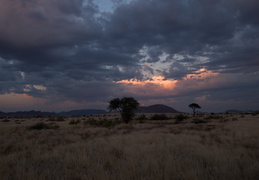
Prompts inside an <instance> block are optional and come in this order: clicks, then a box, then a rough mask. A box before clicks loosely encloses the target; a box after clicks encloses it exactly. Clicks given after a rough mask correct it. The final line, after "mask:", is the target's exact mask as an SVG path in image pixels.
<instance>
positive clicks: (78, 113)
mask: <svg viewBox="0 0 259 180" xmlns="http://www.w3.org/2000/svg"><path fill="white" fill-rule="evenodd" d="M103 113H106V111H105V110H101V109H81V110H73V111H66V112H65V111H64V112H60V113H57V115H59V116H84V115H87V116H88V115H97V114H103Z"/></svg>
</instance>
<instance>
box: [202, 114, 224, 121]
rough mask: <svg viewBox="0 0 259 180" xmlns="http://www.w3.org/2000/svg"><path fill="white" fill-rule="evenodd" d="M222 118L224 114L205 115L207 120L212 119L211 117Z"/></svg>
mask: <svg viewBox="0 0 259 180" xmlns="http://www.w3.org/2000/svg"><path fill="white" fill-rule="evenodd" d="M222 118H224V117H223V116H220V115H215V114H213V115H209V116H207V117H205V119H206V120H211V119H222Z"/></svg>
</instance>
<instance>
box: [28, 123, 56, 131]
mask: <svg viewBox="0 0 259 180" xmlns="http://www.w3.org/2000/svg"><path fill="white" fill-rule="evenodd" d="M58 128H59V126H58V125H56V124H46V123H37V124H34V125H32V126H29V127H28V129H29V130H42V129H58Z"/></svg>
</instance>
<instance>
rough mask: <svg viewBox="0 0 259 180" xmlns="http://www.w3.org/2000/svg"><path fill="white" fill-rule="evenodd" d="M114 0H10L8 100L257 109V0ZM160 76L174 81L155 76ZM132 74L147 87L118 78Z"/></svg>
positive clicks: (1, 31) (4, 6) (3, 74)
mask: <svg viewBox="0 0 259 180" xmlns="http://www.w3.org/2000/svg"><path fill="white" fill-rule="evenodd" d="M113 2H115V3H116V4H114V9H113V10H111V11H108V12H102V11H100V9H99V7H98V5H97V4H96V3H95V1H93V0H87V1H84V0H73V1H71V0H49V1H45V0H12V1H10V0H2V1H1V2H0V84H1V86H0V94H1V95H2V96H1V97H2V99H4V95H8V94H9V95H10V94H17V95H18V94H26V95H27V96H28V97H32V98H41V99H43V100H44V101H42V102H44V103H43V104H46V107H51V106H53V107H54V106H56V107H57V105H58V104H62V103H64V102H67V104H68V105H67V108H74V107H80V104H81V107H83V106H91V104H94V105H95V106H96V107H104V108H105V106H106V104H105V103H106V102H107V101H108V100H110V99H111V98H114V97H118V96H119V97H121V96H134V97H136V98H137V99H138V100H140V101H141V102H142V103H143V104H150V103H152V102H161V103H166V104H168V105H171V106H179V107H184V106H187V105H188V103H191V102H192V101H200V103H203V104H204V105H205V106H208V107H210V109H208V110H212V109H217V106H218V103H219V102H222V104H224V100H225V101H228V102H229V104H228V105H229V108H232V107H233V108H237V107H236V106H237V104H238V105H242V106H244V108H256V107H259V104H258V102H256V101H255V99H256V98H257V99H258V98H259V97H258V93H257V92H258V90H259V13H258V7H259V2H258V1H257V0H250V1H249V2H248V1H246V0H218V1H206V0H195V1H193V0H132V1H129V2H127V3H126V2H124V3H123V1H120V2H119V1H113ZM201 70H202V71H203V72H201ZM204 73H205V74H206V73H207V75H209V76H208V77H202V75H204ZM208 73H210V74H208ZM158 76H160V77H163V79H162V80H161V81H164V82H168V81H169V82H170V81H171V82H172V83H173V85H172V86H173V87H174V88H171V89H170V91H169V90H168V89H166V88H164V87H163V86H159V84H156V83H154V82H155V81H154V79H152V78H154V77H158ZM191 76H192V77H193V78H191ZM198 76H201V77H199V78H197V77H198ZM187 77H189V79H188V78H187ZM195 77H196V78H195ZM130 79H135V80H137V81H139V82H143V83H144V85H143V86H142V87H141V89H138V88H139V87H135V86H134V85H131V86H129V85H126V84H125V83H117V82H122V81H125V82H126V81H127V80H130ZM151 81H153V82H151ZM145 82H150V83H145ZM175 82H177V83H175ZM174 83H175V84H174ZM158 87H159V88H158ZM133 91H134V93H133ZM5 99H6V97H5ZM18 99H19V98H17V101H18ZM21 99H22V98H21ZM168 99H170V102H169V101H168ZM0 100H1V98H0ZM5 101H6V100H5ZM68 102H69V103H68ZM213 103H215V106H213ZM69 104H71V107H69ZM75 104H76V105H75ZM186 104H187V105H186ZM225 104H226V103H225ZM7 107H8V108H9V109H10V110H11V107H10V106H9V105H7V103H5V102H3V100H2V102H1V106H0V108H1V109H8V108H7ZM43 107H44V105H41V108H43ZM62 108H64V107H62ZM226 108H227V107H226ZM43 109H44V108H43ZM57 110H61V107H60V108H59V109H58V108H57ZM218 110H220V108H218Z"/></svg>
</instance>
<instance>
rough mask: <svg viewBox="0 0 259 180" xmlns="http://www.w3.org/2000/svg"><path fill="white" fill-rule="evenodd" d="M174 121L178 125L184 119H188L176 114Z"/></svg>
mask: <svg viewBox="0 0 259 180" xmlns="http://www.w3.org/2000/svg"><path fill="white" fill-rule="evenodd" d="M174 119H175V123H176V124H178V123H179V122H181V121H183V120H185V119H188V116H185V115H183V114H178V115H176V116H175V117H174Z"/></svg>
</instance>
